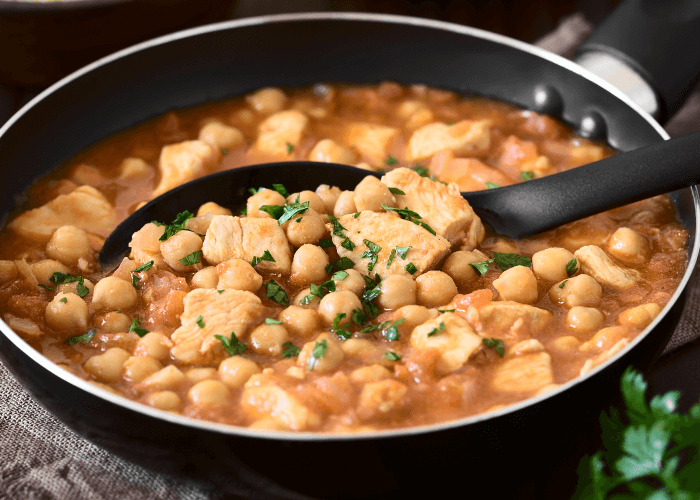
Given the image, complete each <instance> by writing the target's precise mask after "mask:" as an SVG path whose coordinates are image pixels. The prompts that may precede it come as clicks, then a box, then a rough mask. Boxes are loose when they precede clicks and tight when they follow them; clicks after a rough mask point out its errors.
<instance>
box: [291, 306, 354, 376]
mask: <svg viewBox="0 0 700 500" xmlns="http://www.w3.org/2000/svg"><path fill="white" fill-rule="evenodd" d="M353 297H355V296H354V295H353ZM355 298H357V297H355ZM317 344H318V345H324V344H325V346H326V349H325V353H324V354H323V357H321V358H320V359H319V358H316V357H314V356H313V351H314V349H316V345H317ZM344 358H345V354H344V353H343V349H342V348H341V347H340V345H339V342H338V341H336V340H335V339H334V338H333V336H331V335H330V334H329V333H322V334H321V335H319V336H318V337H316V340H312V341H311V342H307V343H306V344H304V347H302V348H301V352H300V353H299V357H298V358H297V364H298V365H299V366H301V367H304V369H305V370H308V371H313V372H315V373H328V372H330V371H333V370H334V369H335V368H337V367H338V365H339V364H340V363H341V362H342V361H343V359H344Z"/></svg>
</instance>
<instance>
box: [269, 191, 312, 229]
mask: <svg viewBox="0 0 700 500" xmlns="http://www.w3.org/2000/svg"><path fill="white" fill-rule="evenodd" d="M282 210H283V213H282V216H281V217H280V218H279V219H278V221H277V222H278V223H279V225H280V226H281V225H282V224H284V223H285V222H287V221H288V220H291V219H293V218H294V217H296V216H297V215H301V214H303V213H306V212H308V211H309V202H308V201H305V202H304V203H299V196H297V199H296V201H294V203H287V204H286V205H285V206H284V207H282Z"/></svg>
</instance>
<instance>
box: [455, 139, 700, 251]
mask: <svg viewBox="0 0 700 500" xmlns="http://www.w3.org/2000/svg"><path fill="white" fill-rule="evenodd" d="M698 183H700V132H693V133H691V134H687V135H683V136H681V137H677V138H674V139H670V140H668V141H661V142H658V143H654V144H652V145H650V146H646V147H644V148H640V149H636V150H634V151H630V152H627V153H621V154H618V155H616V156H611V157H609V158H605V159H603V160H600V161H596V162H593V163H589V164H587V165H583V166H581V167H577V168H573V169H571V170H566V171H564V172H561V173H558V174H555V175H550V176H547V177H543V178H540V179H535V180H531V181H527V182H523V183H520V184H515V185H513V186H506V187H502V188H497V189H490V190H486V191H475V192H469V193H462V194H463V196H464V197H465V198H466V199H467V200H468V201H469V203H470V204H471V206H472V208H473V209H474V211H475V212H476V213H477V215H479V216H480V217H481V218H482V220H484V222H487V223H488V224H490V225H491V227H493V229H494V230H495V231H496V232H497V233H498V234H503V235H506V236H510V237H512V238H522V237H525V236H530V235H533V234H535V233H539V232H542V231H545V230H547V229H552V228H554V227H557V226H560V225H562V224H565V223H567V222H571V221H574V220H577V219H581V218H583V217H587V216H589V215H593V214H597V213H600V212H603V211H605V210H610V209H612V208H616V207H619V206H622V205H626V204H628V203H632V202H635V201H639V200H642V199H645V198H650V197H652V196H656V195H659V194H662V193H668V192H671V191H675V190H677V189H680V188H683V187H687V186H692V185H694V184H698Z"/></svg>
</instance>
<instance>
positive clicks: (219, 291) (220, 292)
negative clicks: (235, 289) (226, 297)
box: [216, 290, 224, 295]
mask: <svg viewBox="0 0 700 500" xmlns="http://www.w3.org/2000/svg"><path fill="white" fill-rule="evenodd" d="M216 292H217V293H218V294H219V295H221V294H222V293H224V290H217V291H216Z"/></svg>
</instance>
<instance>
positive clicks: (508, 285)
mask: <svg viewBox="0 0 700 500" xmlns="http://www.w3.org/2000/svg"><path fill="white" fill-rule="evenodd" d="M493 286H494V288H495V289H496V290H498V294H499V295H500V296H501V298H502V299H503V300H513V301H515V302H521V303H523V304H534V303H535V302H537V297H538V294H537V278H535V275H534V274H533V273H532V271H531V270H530V268H529V267H525V266H515V267H511V268H510V269H507V270H505V271H503V272H502V273H501V275H500V276H499V277H498V279H495V280H494V281H493Z"/></svg>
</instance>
